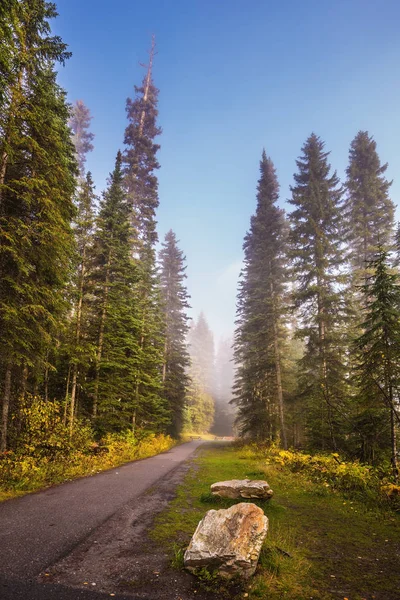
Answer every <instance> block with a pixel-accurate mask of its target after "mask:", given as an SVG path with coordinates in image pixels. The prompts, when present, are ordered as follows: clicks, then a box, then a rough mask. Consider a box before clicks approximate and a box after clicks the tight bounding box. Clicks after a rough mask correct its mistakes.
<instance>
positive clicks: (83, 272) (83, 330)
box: [66, 172, 97, 432]
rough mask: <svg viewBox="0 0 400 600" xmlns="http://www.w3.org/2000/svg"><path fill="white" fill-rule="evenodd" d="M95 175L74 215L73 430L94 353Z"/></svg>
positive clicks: (70, 381) (70, 392)
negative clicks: (91, 326) (91, 333)
mask: <svg viewBox="0 0 400 600" xmlns="http://www.w3.org/2000/svg"><path fill="white" fill-rule="evenodd" d="M96 199H97V197H96V195H95V192H94V184H93V179H92V175H91V173H90V172H88V173H87V175H86V178H85V180H84V181H83V183H82V185H81V187H80V190H79V193H78V197H77V205H78V206H77V209H78V210H77V217H76V219H75V223H74V225H75V227H74V233H75V240H76V247H77V257H76V269H77V272H76V276H75V277H74V278H73V279H72V282H71V288H72V289H71V300H72V303H73V313H72V319H71V321H70V322H69V324H68V327H69V328H70V329H71V330H72V339H71V338H70V340H69V344H68V346H69V358H70V360H69V363H70V368H69V373H68V377H67V391H66V398H67V401H68V399H69V400H70V417H69V422H70V430H71V432H72V428H73V422H74V415H75V413H76V399H77V387H78V383H79V378H80V379H81V385H82V383H83V380H84V377H85V374H86V372H87V369H88V367H89V362H90V359H91V358H92V354H93V344H92V343H91V342H90V337H89V332H88V327H89V319H90V314H91V308H92V306H91V305H92V302H91V300H90V294H89V291H90V276H91V254H92V246H93V236H94V223H95V212H94V205H95V202H96Z"/></svg>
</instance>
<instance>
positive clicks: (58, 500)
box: [0, 440, 203, 600]
mask: <svg viewBox="0 0 400 600" xmlns="http://www.w3.org/2000/svg"><path fill="white" fill-rule="evenodd" d="M202 443H203V442H202V441H201V440H200V441H192V442H189V443H186V444H182V445H180V446H176V447H175V448H172V449H171V450H169V451H168V452H165V453H163V454H159V455H157V456H153V457H151V458H146V459H144V460H140V461H136V462H132V463H128V464H125V465H123V466H122V467H118V468H116V469H111V470H109V471H105V472H103V473H99V474H97V475H93V476H91V477H85V478H82V479H77V480H75V481H71V482H66V483H63V484H61V485H58V486H55V487H52V488H49V489H47V490H44V491H42V492H38V493H35V494H29V495H27V496H24V497H22V498H16V499H14V500H7V501H6V502H3V503H1V504H0V600H14V599H15V600H19V599H20V598H21V600H36V598H37V599H40V600H42V599H43V600H45V599H46V600H47V598H49V599H50V598H51V599H53V598H57V600H63V599H64V598H65V600H75V598H79V599H81V598H82V599H84V598H86V597H88V598H90V599H93V600H96V598H99V600H100V599H101V598H105V597H109V596H104V595H103V594H97V593H90V592H87V593H84V592H82V593H80V592H77V591H76V590H68V589H66V588H61V587H60V586H51V585H49V584H46V585H44V586H43V585H38V584H35V583H34V582H33V580H34V579H35V578H36V576H37V575H39V573H40V572H41V571H43V570H44V569H45V568H46V567H48V566H50V565H51V564H53V563H54V562H56V561H57V560H58V559H60V558H61V557H62V556H65V555H66V554H68V553H69V552H70V551H71V550H72V549H73V548H74V547H75V546H76V545H77V544H79V543H80V542H81V541H82V540H84V539H85V538H86V537H87V536H88V535H89V534H90V533H91V532H92V531H93V530H94V529H95V528H96V527H98V526H99V525H101V524H102V523H103V522H104V521H106V520H107V519H108V518H109V517H111V516H112V515H113V514H115V513H116V512H117V511H118V510H119V509H121V508H122V507H123V506H124V505H125V504H126V503H127V502H129V501H131V500H133V499H134V498H137V497H138V496H140V495H141V494H143V492H145V491H146V490H147V489H148V488H150V487H152V486H153V485H154V484H155V483H156V482H157V480H159V479H160V478H162V477H164V476H165V475H166V474H167V473H169V472H170V471H171V470H172V469H174V468H176V467H178V466H179V465H180V464H181V463H182V462H183V461H185V460H186V459H187V458H189V457H190V456H191V455H192V454H193V452H194V451H195V450H196V448H198V446H200V445H201V444H202ZM30 582H32V583H30ZM10 594H11V595H10ZM87 594H89V595H87ZM121 597H122V596H121Z"/></svg>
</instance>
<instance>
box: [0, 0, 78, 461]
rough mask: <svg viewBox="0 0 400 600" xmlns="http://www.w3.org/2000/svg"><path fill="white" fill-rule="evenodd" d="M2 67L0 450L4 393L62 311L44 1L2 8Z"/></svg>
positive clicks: (65, 134)
mask: <svg viewBox="0 0 400 600" xmlns="http://www.w3.org/2000/svg"><path fill="white" fill-rule="evenodd" d="M9 6H10V11H9V18H10V23H11V29H12V36H11V41H10V47H9V50H10V52H9V56H10V60H11V62H12V69H11V71H10V76H9V78H8V79H7V81H6V87H5V93H3V95H2V96H1V107H0V108H1V110H0V114H1V117H0V135H1V137H0V280H1V283H0V330H1V332H2V335H1V341H0V372H1V375H0V376H1V380H2V384H1V385H2V398H3V400H2V424H1V449H3V450H4V449H5V447H6V443H7V423H8V411H9V406H10V401H11V397H12V393H13V392H14V398H15V397H16V393H17V392H20V391H21V389H22V388H23V387H24V386H25V385H26V380H27V377H28V374H27V370H28V367H29V368H30V370H31V374H32V380H33V381H34V380H36V381H37V379H38V376H39V374H40V373H41V372H42V371H43V369H48V368H49V365H47V366H46V363H47V362H48V360H47V355H48V349H49V347H50V346H51V345H52V346H55V344H56V339H57V337H58V334H59V329H60V325H61V319H62V315H63V313H64V311H65V308H66V306H65V298H64V289H65V284H66V281H67V279H68V277H69V273H70V265H71V257H72V250H73V236H72V231H71V227H70V222H71V218H72V216H73V214H74V207H73V202H72V197H73V193H74V187H75V182H74V173H75V162H74V158H73V147H72V144H71V142H70V138H69V130H68V127H67V120H68V109H67V105H66V101H65V94H64V92H63V91H62V90H61V89H60V88H59V86H58V85H57V84H56V76H55V73H54V71H53V65H54V61H60V62H64V60H65V59H66V58H68V53H67V52H66V47H65V44H63V43H62V41H61V40H60V39H59V38H58V37H52V36H50V25H49V19H51V18H53V17H55V16H56V11H55V8H54V5H53V4H50V3H47V2H44V1H42V0H32V1H31V0H30V1H29V2H28V1H27V0H22V1H20V2H17V3H10V5H9Z"/></svg>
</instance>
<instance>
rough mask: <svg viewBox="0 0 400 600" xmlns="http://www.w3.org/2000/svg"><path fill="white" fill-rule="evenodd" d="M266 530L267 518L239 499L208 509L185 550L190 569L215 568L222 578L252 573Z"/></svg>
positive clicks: (247, 575)
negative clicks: (226, 507) (223, 505)
mask: <svg viewBox="0 0 400 600" xmlns="http://www.w3.org/2000/svg"><path fill="white" fill-rule="evenodd" d="M267 531H268V519H267V517H266V516H265V515H264V512H263V511H262V510H261V508H259V507H258V506H256V505H255V504H250V503H247V502H241V503H239V504H235V506H232V507H231V508H228V509H226V510H209V511H208V512H207V513H206V515H205V517H204V518H203V519H202V520H201V521H200V523H199V524H198V526H197V529H196V531H195V533H194V535H193V537H192V539H191V542H190V544H189V547H188V549H187V550H186V552H185V556H184V564H185V567H186V568H187V569H188V570H189V571H195V570H196V569H198V568H199V567H209V568H211V569H217V570H218V572H219V574H220V575H221V576H222V577H225V578H228V579H229V578H231V577H232V576H233V575H235V574H236V573H238V574H240V575H241V576H242V577H244V578H248V577H250V576H251V575H253V573H254V571H255V570H256V567H257V563H258V559H259V556H260V551H261V546H262V544H263V542H264V539H265V536H266V535H267Z"/></svg>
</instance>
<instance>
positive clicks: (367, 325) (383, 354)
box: [355, 244, 400, 479]
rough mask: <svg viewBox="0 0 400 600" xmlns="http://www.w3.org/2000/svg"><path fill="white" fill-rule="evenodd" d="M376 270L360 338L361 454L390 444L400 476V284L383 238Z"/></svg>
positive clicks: (373, 264)
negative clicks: (398, 433)
mask: <svg viewBox="0 0 400 600" xmlns="http://www.w3.org/2000/svg"><path fill="white" fill-rule="evenodd" d="M367 266H368V269H369V270H370V271H371V272H372V275H371V276H369V277H368V278H367V280H366V282H365V284H364V286H363V287H362V293H363V296H364V305H365V307H366V308H365V311H364V315H365V320H364V322H363V324H362V329H363V333H362V334H361V335H360V336H359V338H358V339H357V340H356V342H355V347H356V351H357V359H358V364H357V372H358V379H359V385H360V393H359V396H358V398H357V399H358V415H357V417H356V421H355V424H356V428H355V430H356V433H357V434H358V436H359V437H360V438H361V441H362V445H361V456H360V457H361V459H362V460H369V461H372V462H373V461H374V460H375V458H376V452H377V451H378V450H379V449H383V450H387V449H389V448H390V450H391V461H392V467H393V475H394V477H395V479H397V477H398V469H397V444H396V427H397V426H398V424H399V423H400V415H399V413H398V391H397V390H398V385H399V381H400V285H399V276H398V274H396V273H393V272H391V271H390V268H389V260H388V252H387V251H386V250H384V248H383V246H382V245H379V244H378V251H377V254H376V256H375V258H374V259H372V260H370V261H369V263H367Z"/></svg>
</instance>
